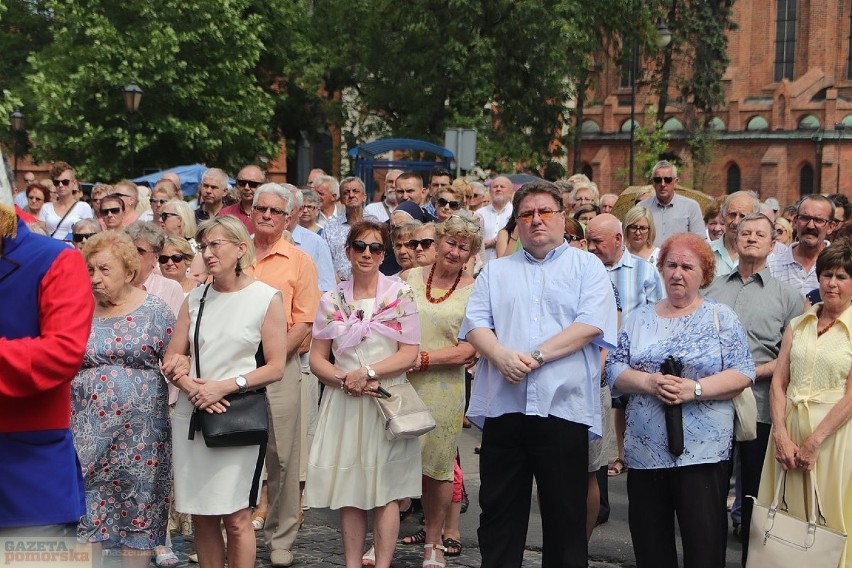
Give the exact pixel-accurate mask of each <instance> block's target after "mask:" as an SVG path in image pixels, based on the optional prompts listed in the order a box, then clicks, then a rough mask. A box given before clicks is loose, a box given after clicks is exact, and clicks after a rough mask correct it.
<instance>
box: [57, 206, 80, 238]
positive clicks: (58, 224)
mask: <svg viewBox="0 0 852 568" xmlns="http://www.w3.org/2000/svg"><path fill="white" fill-rule="evenodd" d="M78 203H80V202H79V201H75V202H74V205H72V206H71V207H69V208H68V211H66V212H65V215H63V216H62V218H61V219H59V222H58V223H57V224H56V228H55V229H53V232H52V233H50V236H51V237H53V235H55V234H56V231H58V230H59V228H60V227H61V226H62V221H64V220H65V218H66V217H68V215H69V214H70V213H71V212H72V211H74V209H76V207H77V204H78ZM54 212H55V210H54Z"/></svg>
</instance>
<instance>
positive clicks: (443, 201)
mask: <svg viewBox="0 0 852 568" xmlns="http://www.w3.org/2000/svg"><path fill="white" fill-rule="evenodd" d="M447 205H449V206H450V209H453V210H456V209H458V208H459V207H461V202H459V201H448V200H446V199H444V198H443V197H439V198H438V207H446V206H447Z"/></svg>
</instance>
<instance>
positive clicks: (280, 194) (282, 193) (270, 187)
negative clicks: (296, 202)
mask: <svg viewBox="0 0 852 568" xmlns="http://www.w3.org/2000/svg"><path fill="white" fill-rule="evenodd" d="M264 194H269V195H274V196H275V197H277V198H279V199H281V200H282V201H283V202H284V203H285V207H286V208H287V213H290V211H292V210H293V202H292V200H291V198H290V190H288V189H287V188H286V187H284V186H282V185H281V184H278V183H265V184H263V185H262V186H260V187H258V188H257V191H255V192H254V201H252V206H254V205H257V200H258V199H260V196H261V195H264Z"/></svg>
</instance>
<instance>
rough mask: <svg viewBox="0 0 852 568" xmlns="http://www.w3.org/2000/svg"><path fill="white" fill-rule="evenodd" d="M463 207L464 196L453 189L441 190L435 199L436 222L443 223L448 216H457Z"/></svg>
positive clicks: (451, 187)
mask: <svg viewBox="0 0 852 568" xmlns="http://www.w3.org/2000/svg"><path fill="white" fill-rule="evenodd" d="M463 205H464V195H463V194H461V192H460V191H458V190H456V188H455V187H453V186H450V187H447V188H444V189H442V190H441V191H440V192H438V195H437V198H436V199H435V216H436V217H437V218H438V222H439V223H443V222H444V221H446V220H447V219H449V218H450V215H453V214H457V213H458V212H459V210H460V209H461V208H462V206H463Z"/></svg>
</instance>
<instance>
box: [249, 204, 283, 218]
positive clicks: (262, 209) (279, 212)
mask: <svg viewBox="0 0 852 568" xmlns="http://www.w3.org/2000/svg"><path fill="white" fill-rule="evenodd" d="M252 209H254V210H255V211H257V212H258V213H260V214H261V215H265V214H266V212H267V211H269V212H270V213H271V214H272V215H273V216H275V217H280V216H282V215H284V214H285V213H287V212H286V211H284V210H283V209H279V208H278V207H267V206H266V205H255V206H254V207H252Z"/></svg>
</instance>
